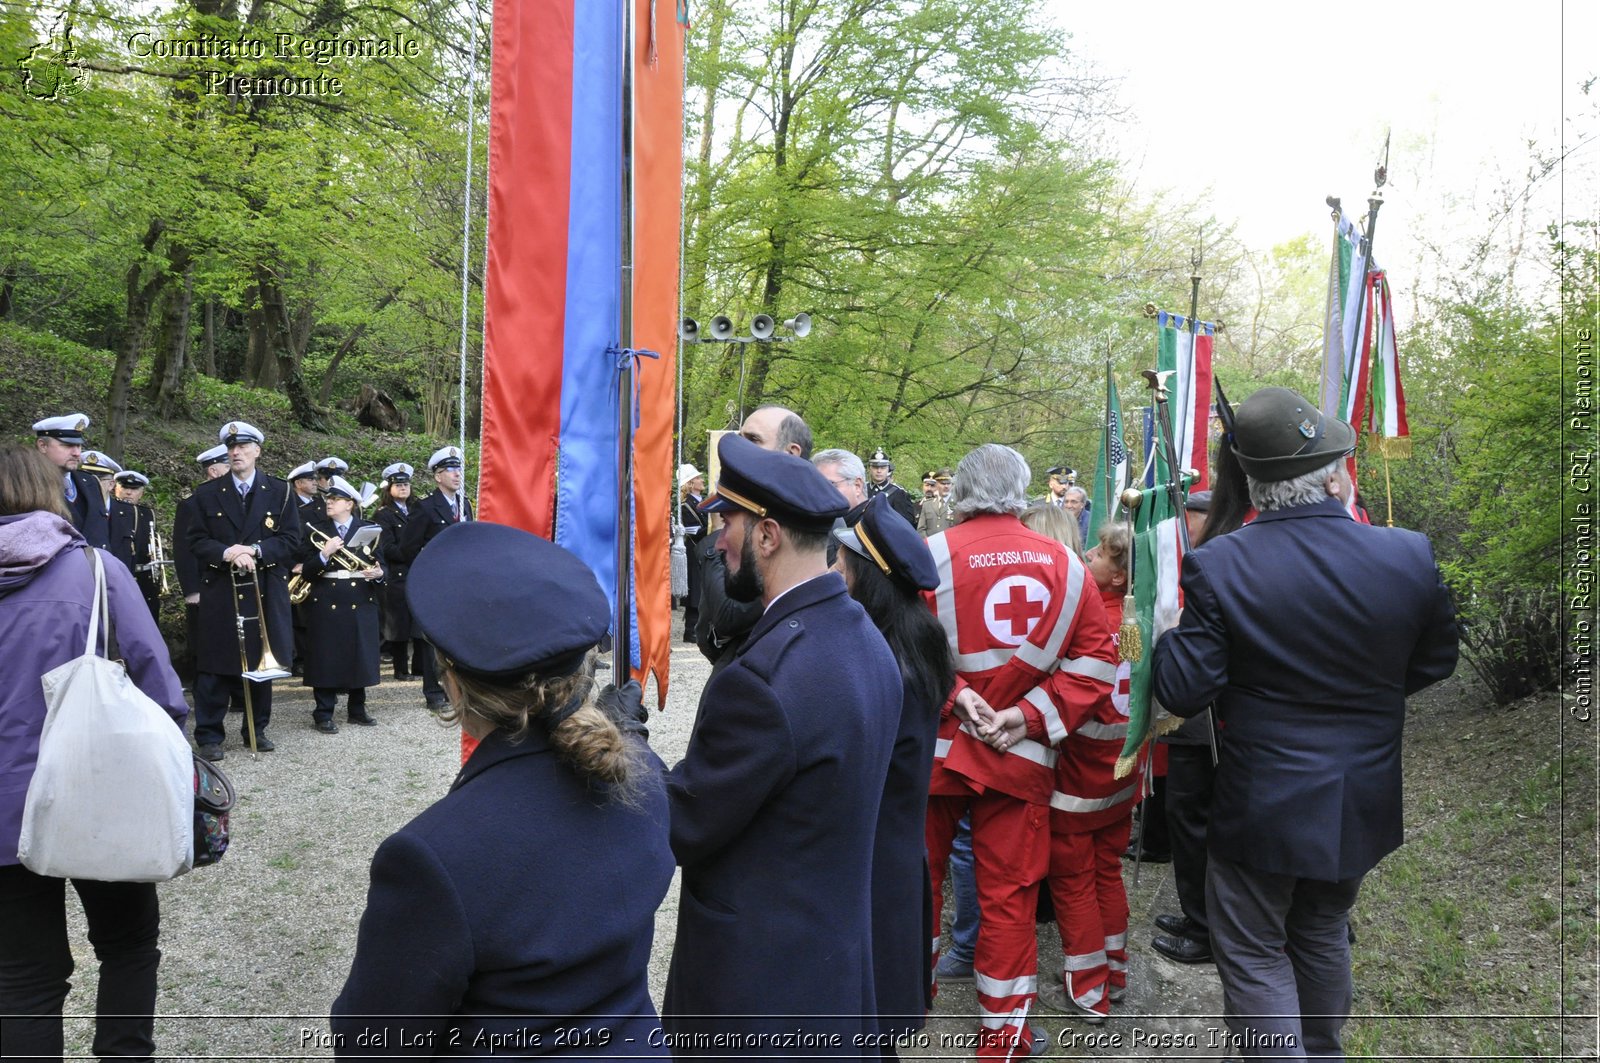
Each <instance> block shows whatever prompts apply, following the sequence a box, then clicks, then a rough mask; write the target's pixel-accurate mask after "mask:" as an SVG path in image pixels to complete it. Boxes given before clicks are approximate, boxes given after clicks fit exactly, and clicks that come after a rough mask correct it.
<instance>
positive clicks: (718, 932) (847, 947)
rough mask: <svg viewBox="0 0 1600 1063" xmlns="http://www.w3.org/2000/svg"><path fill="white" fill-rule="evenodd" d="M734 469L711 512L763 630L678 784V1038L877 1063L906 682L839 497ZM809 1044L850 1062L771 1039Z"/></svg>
mask: <svg viewBox="0 0 1600 1063" xmlns="http://www.w3.org/2000/svg"><path fill="white" fill-rule="evenodd" d="M717 453H718V456H719V458H720V459H721V462H722V471H721V475H720V478H719V480H718V482H717V486H716V491H715V493H713V494H712V495H711V497H710V498H708V499H707V500H706V503H705V505H704V507H703V508H704V509H705V510H706V511H708V512H713V513H721V514H722V515H723V518H724V520H725V521H726V524H725V526H724V527H723V530H722V533H721V535H720V536H719V537H718V548H719V549H720V550H721V551H722V553H723V555H724V557H725V559H726V563H727V570H728V581H727V590H728V593H729V594H730V595H732V596H733V597H735V598H738V599H740V600H742V601H749V602H755V603H758V604H759V607H760V608H761V609H762V610H763V612H762V614H761V618H760V620H758V621H757V623H756V625H755V627H754V628H753V629H752V630H751V632H750V635H749V637H748V638H747V639H746V640H745V641H744V643H743V645H742V646H741V647H740V649H739V652H738V653H737V654H736V655H735V656H734V658H733V660H732V661H731V662H730V663H728V664H727V665H726V666H725V667H724V668H723V669H722V670H721V671H720V672H718V673H717V674H716V675H715V676H713V677H712V679H711V681H710V683H708V684H707V686H706V691H705V695H704V697H703V698H702V700H701V706H700V715H699V718H698V719H697V721H696V723H695V728H694V734H693V735H692V736H691V738H690V740H689V748H688V751H687V752H686V753H685V755H684V758H683V760H682V761H680V762H679V763H678V765H677V767H675V768H673V769H672V771H671V772H670V773H669V774H668V777H667V796H668V801H669V804H670V807H671V812H672V849H673V853H674V854H675V855H676V857H677V860H678V863H679V864H680V865H682V867H683V894H682V897H681V899H680V903H679V906H678V928H677V935H676V938H675V941H674V945H673V953H672V967H671V971H670V973H669V974H668V977H667V992H666V1006H665V1008H664V1009H663V1010H664V1012H665V1013H666V1027H667V1032H668V1034H669V1036H670V1037H672V1039H673V1044H672V1047H673V1049H674V1055H694V1054H700V1053H704V1052H706V1051H707V1050H709V1051H710V1052H712V1053H713V1054H728V1053H732V1054H735V1055H744V1056H750V1057H756V1056H767V1055H772V1054H803V1055H816V1054H819V1053H824V1054H843V1055H849V1056H856V1057H860V1056H864V1055H876V1054H877V1053H876V1052H871V1051H867V1050H865V1049H864V1048H863V1046H862V1043H861V1042H860V1041H856V1040H854V1039H855V1038H857V1037H861V1036H866V1035H872V1034H875V1032H876V1029H877V1020H876V1018H875V1017H874V1011H875V995H874V988H873V968H872V964H873V955H872V931H871V868H872V854H873V838H874V831H875V823H876V820H877V814H878V803H879V799H880V797H881V795H882V793H883V787H884V780H885V779H886V778H887V775H888V770H889V759H890V755H891V752H892V747H893V744H894V739H895V732H896V729H897V727H898V724H899V717H900V702H901V680H900V669H899V666H898V665H897V664H896V663H895V658H894V655H893V653H892V652H891V651H890V649H889V646H888V644H887V643H886V642H885V641H884V639H883V636H882V635H881V634H880V633H879V632H878V629H877V628H876V627H875V626H873V623H872V621H871V620H870V619H869V618H868V617H867V614H866V612H865V611H864V610H863V609H862V608H861V607H860V606H859V605H857V604H856V603H855V602H854V601H852V600H851V599H850V597H849V594H848V592H847V590H846V588H845V583H844V580H843V578H842V577H840V575H839V574H838V573H836V572H831V571H829V570H828V567H827V541H828V532H829V529H830V528H831V527H832V526H833V522H834V519H835V518H836V517H839V516H842V515H843V514H844V512H845V510H846V503H845V501H844V500H843V498H841V497H840V495H839V493H838V492H837V491H836V490H835V489H834V488H833V486H832V485H831V484H829V483H828V481H827V480H826V479H824V478H823V476H822V474H821V473H820V472H818V471H817V470H816V469H815V468H814V467H813V466H812V465H811V464H810V463H809V462H806V461H803V460H802V459H800V458H798V457H796V456H794V455H791V454H784V453H777V452H773V451H768V450H763V449H762V448H761V447H759V446H757V445H756V444H754V443H751V442H750V441H748V440H746V439H742V438H740V437H738V436H731V435H730V436H724V437H723V438H722V440H721V441H720V442H719V444H718V447H717ZM846 662H848V667H844V666H843V665H844V664H845V663H846ZM796 1029H799V1030H800V1031H802V1032H804V1033H806V1034H816V1035H822V1036H825V1037H832V1036H836V1037H837V1038H838V1042H837V1043H836V1044H831V1045H830V1044H828V1043H821V1044H815V1043H805V1044H799V1045H795V1046H793V1047H791V1048H787V1049H786V1048H785V1047H784V1046H783V1044H782V1043H781V1042H778V1043H775V1042H772V1041H768V1040H765V1039H764V1038H766V1037H769V1036H771V1035H787V1034H790V1033H792V1032H793V1031H795V1030H796ZM719 1038H721V1039H722V1041H721V1043H720V1045H719V1043H718V1039H719Z"/></svg>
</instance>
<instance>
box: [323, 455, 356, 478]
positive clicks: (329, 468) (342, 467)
mask: <svg viewBox="0 0 1600 1063" xmlns="http://www.w3.org/2000/svg"><path fill="white" fill-rule="evenodd" d="M349 471H350V465H349V463H348V462H346V461H344V460H342V459H340V458H323V459H322V460H321V461H319V462H317V474H318V475H320V476H326V475H328V474H329V473H333V472H349Z"/></svg>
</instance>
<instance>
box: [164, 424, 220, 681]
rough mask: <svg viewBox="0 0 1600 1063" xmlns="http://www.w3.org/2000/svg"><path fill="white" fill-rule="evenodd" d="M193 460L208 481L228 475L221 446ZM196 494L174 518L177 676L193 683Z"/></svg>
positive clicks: (197, 596) (197, 635)
mask: <svg viewBox="0 0 1600 1063" xmlns="http://www.w3.org/2000/svg"><path fill="white" fill-rule="evenodd" d="M194 460H195V461H197V462H199V463H200V469H201V471H202V472H203V473H204V474H205V478H206V479H207V480H215V479H216V478H217V477H219V476H226V475H227V473H228V448H227V447H225V446H223V445H222V444H221V443H218V444H217V445H216V446H214V447H212V448H211V449H210V450H203V451H201V452H200V453H199V454H196V455H195V457H194ZM196 512H197V510H196V509H195V508H194V492H193V491H190V493H189V494H188V495H186V496H184V498H183V499H182V500H180V501H179V502H178V506H177V510H176V512H174V514H173V517H172V574H173V575H174V576H176V577H177V578H178V591H179V593H180V594H182V595H183V629H184V633H185V636H186V644H185V646H184V649H183V659H182V661H181V662H180V663H179V667H178V673H179V674H180V675H182V676H184V677H185V680H186V681H188V680H191V679H192V677H193V676H194V672H195V653H196V652H197V651H196V647H198V646H199V645H200V562H198V561H196V560H195V559H194V554H192V553H190V552H189V526H190V525H192V524H193V523H194V516H195V513H196Z"/></svg>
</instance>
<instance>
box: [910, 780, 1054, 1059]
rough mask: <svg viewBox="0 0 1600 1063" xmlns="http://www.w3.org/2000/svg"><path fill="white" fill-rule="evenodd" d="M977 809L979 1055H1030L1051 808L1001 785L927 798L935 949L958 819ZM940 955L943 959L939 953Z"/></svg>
mask: <svg viewBox="0 0 1600 1063" xmlns="http://www.w3.org/2000/svg"><path fill="white" fill-rule="evenodd" d="M969 809H970V810H971V813H972V855H973V862H974V864H975V865H976V867H977V881H978V910H979V911H980V912H981V913H982V920H981V922H980V923H979V924H978V947H977V951H976V954H975V955H974V957H973V961H972V971H973V980H974V982H975V983H976V988H977V992H978V1007H979V1009H980V1016H979V1022H980V1029H979V1041H978V1058H979V1059H1018V1058H1021V1057H1023V1056H1026V1055H1027V1054H1028V1044H1027V1041H1026V1040H1025V1038H1026V1037H1027V1036H1028V1025H1027V1018H1028V1010H1029V1008H1031V1007H1032V1005H1033V998H1034V997H1035V996H1036V995H1037V994H1038V991H1039V946H1038V932H1037V928H1036V926H1035V922H1034V919H1035V915H1036V913H1037V911H1038V903H1039V883H1040V881H1041V880H1042V879H1043V878H1044V877H1045V875H1046V874H1047V873H1048V872H1049V868H1050V827H1049V822H1050V818H1049V814H1050V810H1049V809H1048V808H1047V807H1046V806H1044V805H1035V804H1029V803H1028V802H1026V801H1023V800H1021V799H1020V798H1016V797H1011V796H1008V795H1006V794H1003V793H1000V792H999V791H997V790H988V791H985V792H984V793H982V794H968V795H962V796H945V795H938V794H936V795H933V796H931V797H929V798H928V825H927V832H926V833H927V843H928V866H929V868H930V869H931V870H932V873H933V940H934V946H935V949H936V950H937V947H938V941H939V928H940V923H939V917H940V909H941V908H942V906H943V896H944V894H943V886H944V875H945V867H946V865H947V864H948V863H949V860H950V845H951V841H952V839H954V838H955V834H956V825H957V824H958V823H960V822H961V817H962V816H963V815H964V814H966V812H967V811H968V810H969ZM935 958H936V959H937V957H935Z"/></svg>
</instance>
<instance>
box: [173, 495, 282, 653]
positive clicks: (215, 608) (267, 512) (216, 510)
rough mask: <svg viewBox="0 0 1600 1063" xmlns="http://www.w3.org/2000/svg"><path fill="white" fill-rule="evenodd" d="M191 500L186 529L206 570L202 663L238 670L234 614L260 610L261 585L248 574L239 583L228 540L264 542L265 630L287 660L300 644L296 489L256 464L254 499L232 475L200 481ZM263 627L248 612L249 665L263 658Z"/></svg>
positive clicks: (197, 649)
mask: <svg viewBox="0 0 1600 1063" xmlns="http://www.w3.org/2000/svg"><path fill="white" fill-rule="evenodd" d="M187 504H188V505H190V506H192V507H193V510H194V512H192V513H191V514H190V518H191V519H190V521H189V523H188V527H187V529H186V532H185V537H186V539H187V541H188V544H189V552H190V553H191V554H193V555H194V561H195V564H196V565H197V566H198V570H199V574H200V616H199V633H200V637H199V641H198V644H197V645H196V646H195V660H196V666H197V667H198V668H199V670H200V671H202V672H211V673H213V674H216V675H238V674H239V671H240V668H239V638H238V634H237V628H236V627H235V623H234V617H235V615H242V616H245V617H247V618H253V617H255V616H256V592H255V587H254V585H253V584H252V582H251V580H250V579H249V576H248V575H246V576H244V577H243V578H242V579H241V581H240V583H239V587H238V589H237V591H236V590H235V587H234V581H233V577H232V575H231V573H230V570H231V569H232V567H233V566H231V565H229V564H228V563H227V562H225V561H223V560H222V555H223V554H224V553H225V552H226V551H227V549H228V547H230V546H233V545H235V544H237V543H243V544H245V545H247V546H251V545H255V544H257V543H259V544H260V546H261V558H260V560H259V561H258V562H257V563H256V564H257V569H256V571H257V573H258V575H259V576H260V582H261V598H262V601H263V603H264V605H265V607H266V626H267V635H268V638H269V639H271V641H272V653H273V656H275V657H276V658H277V659H278V660H279V661H280V662H282V663H284V664H288V661H289V656H290V655H292V654H293V652H294V629H293V626H292V624H291V620H290V616H289V590H288V581H289V570H290V569H291V568H292V567H293V566H294V563H295V561H296V559H297V556H298V554H299V552H300V537H301V527H300V510H299V507H297V506H296V505H295V504H294V492H293V491H291V490H289V485H288V484H287V483H285V482H284V481H282V480H280V479H278V478H277V477H275V476H268V475H267V474H266V473H263V472H259V471H258V472H257V473H256V479H255V483H254V484H253V485H252V488H251V491H250V495H249V497H248V499H241V498H240V497H239V492H238V491H236V490H234V486H233V477H232V476H231V475H229V476H219V477H217V478H216V479H215V480H207V481H206V482H205V483H203V484H201V485H200V486H198V487H196V488H195V489H194V494H193V495H191V496H190V498H189V501H188V503H187ZM235 602H237V605H238V613H237V614H235V611H234V610H235ZM259 628H260V625H258V624H256V623H255V621H254V620H253V619H247V620H246V622H245V625H244V630H245V645H246V652H247V653H248V655H249V659H250V665H251V667H256V666H257V665H258V664H259V663H260V660H261V634H260V630H259Z"/></svg>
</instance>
